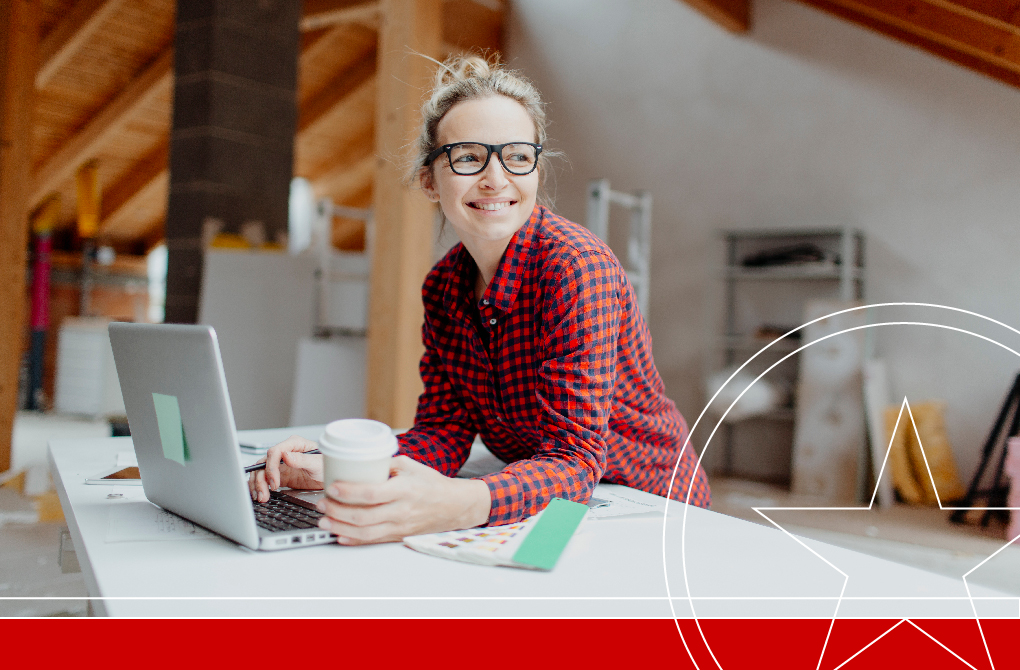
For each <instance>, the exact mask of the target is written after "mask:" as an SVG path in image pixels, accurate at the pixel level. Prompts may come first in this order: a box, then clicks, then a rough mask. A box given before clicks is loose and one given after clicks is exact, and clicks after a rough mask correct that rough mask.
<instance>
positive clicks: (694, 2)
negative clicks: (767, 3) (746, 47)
mask: <svg viewBox="0 0 1020 670" xmlns="http://www.w3.org/2000/svg"><path fill="white" fill-rule="evenodd" d="M683 1H684V2H685V3H687V4H688V5H690V6H691V7H692V8H694V9H696V10H698V11H699V12H701V13H702V14H704V15H705V16H707V17H708V18H710V19H712V20H713V21H715V22H716V23H718V24H719V25H720V26H722V27H723V28H725V29H726V30H728V31H730V32H731V33H746V32H747V31H748V30H750V29H751V0H683Z"/></svg>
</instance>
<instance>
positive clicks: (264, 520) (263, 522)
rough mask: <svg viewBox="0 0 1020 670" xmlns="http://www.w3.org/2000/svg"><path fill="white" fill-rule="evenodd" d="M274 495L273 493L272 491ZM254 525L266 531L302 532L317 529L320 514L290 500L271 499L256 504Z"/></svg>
mask: <svg viewBox="0 0 1020 670" xmlns="http://www.w3.org/2000/svg"><path fill="white" fill-rule="evenodd" d="M274 493H275V491H274ZM254 507H255V523H256V525H258V527H259V528H265V529H266V530H275V531H279V530H304V529H307V528H318V527H319V519H320V518H322V512H320V511H318V510H317V509H315V508H314V507H312V506H310V504H309V506H308V507H305V506H304V505H299V504H297V503H295V502H291V501H290V500H284V499H282V498H277V497H275V496H274V497H272V498H270V499H269V501H268V502H264V503H256V504H255V505H254Z"/></svg>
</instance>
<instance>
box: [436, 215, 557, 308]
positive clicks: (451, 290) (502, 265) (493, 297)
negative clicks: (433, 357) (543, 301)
mask: <svg viewBox="0 0 1020 670" xmlns="http://www.w3.org/2000/svg"><path fill="white" fill-rule="evenodd" d="M544 213H545V208H544V207H542V206H541V205H537V204H536V205H535V209H534V210H532V212H531V216H529V217H528V220H527V222H526V223H525V224H524V225H523V226H521V227H520V228H519V229H518V230H517V232H515V233H514V235H513V237H511V238H510V243H509V244H508V245H507V247H506V251H505V252H503V257H502V258H501V259H500V261H499V265H498V266H497V267H496V274H495V275H494V276H493V278H492V281H491V282H489V286H488V288H486V289H485V293H484V294H483V295H482V296H480V297H479V300H482V299H485V300H488V301H489V303H490V304H491V305H492V307H494V308H495V309H497V310H499V311H501V312H509V311H510V308H511V307H513V304H514V300H515V299H516V298H517V293H518V292H519V291H520V288H521V283H522V278H523V276H524V271H525V269H526V268H527V265H528V261H529V259H530V258H531V255H532V253H533V250H534V249H536V248H537V245H536V244H535V239H536V237H537V236H538V229H539V226H540V224H541V221H542V218H543V216H544ZM453 260H454V263H453V267H454V275H455V276H453V277H451V278H450V279H451V281H450V283H449V284H448V289H447V293H446V306H447V308H450V309H455V308H457V307H462V308H463V307H464V306H468V305H470V304H471V295H472V292H473V290H474V280H475V276H476V273H477V272H478V266H477V265H476V264H475V261H474V259H473V258H472V257H471V254H470V253H468V250H467V248H466V247H464V246H463V245H460V249H458V250H457V252H456V256H455V258H454V259H453Z"/></svg>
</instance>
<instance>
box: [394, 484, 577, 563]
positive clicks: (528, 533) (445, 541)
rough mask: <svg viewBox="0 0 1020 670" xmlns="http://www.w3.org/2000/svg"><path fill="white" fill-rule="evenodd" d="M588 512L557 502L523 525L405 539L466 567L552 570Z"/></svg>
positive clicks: (455, 531)
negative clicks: (474, 565)
mask: <svg viewBox="0 0 1020 670" xmlns="http://www.w3.org/2000/svg"><path fill="white" fill-rule="evenodd" d="M587 512H588V506H587V505H582V504H581V503H576V502H571V501H569V500H561V499H560V498H554V499H553V500H552V502H550V503H549V505H548V506H547V507H546V508H545V509H544V510H542V511H541V512H539V513H538V514H536V515H535V516H533V517H530V518H528V519H525V520H524V521H521V522H519V523H512V524H507V525H505V526H489V527H482V528H471V529H469V530H452V531H447V532H445V533H432V534H430V535H412V536H410V537H405V538H404V544H406V545H407V546H408V547H410V548H412V549H415V550H417V551H420V552H422V553H425V554H430V555H432V556H438V557H440V558H450V559H453V560H455V561H464V562H466V563H477V564H479V565H502V566H506V567H512V568H524V569H526V570H552V569H553V567H555V565H556V561H557V560H559V557H560V554H562V553H563V550H564V549H565V548H566V546H567V543H568V542H570V538H571V537H572V536H573V535H574V531H575V530H577V527H578V526H579V525H580V524H581V521H582V520H583V519H584V517H585V514H587Z"/></svg>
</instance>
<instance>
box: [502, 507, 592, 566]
mask: <svg viewBox="0 0 1020 670" xmlns="http://www.w3.org/2000/svg"><path fill="white" fill-rule="evenodd" d="M587 513H588V506H587V505H582V504H581V503H576V502H571V501H569V500H562V499H560V498H553V499H552V502H550V503H549V505H548V506H547V507H546V508H545V511H544V512H542V516H540V517H538V521H536V522H535V525H534V526H532V528H531V530H529V531H528V535H527V537H525V538H524V542H522V543H521V546H520V547H519V548H518V549H517V551H516V552H515V553H514V562H516V563H524V564H525V565H532V566H534V567H536V568H541V569H543V570H552V569H553V567H554V566H555V565H556V561H558V560H559V558H560V554H562V553H563V550H564V549H566V547H567V543H568V542H570V538H571V537H572V536H573V535H574V531H575V530H577V527H578V525H580V523H581V520H582V519H584V515H585V514H587Z"/></svg>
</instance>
